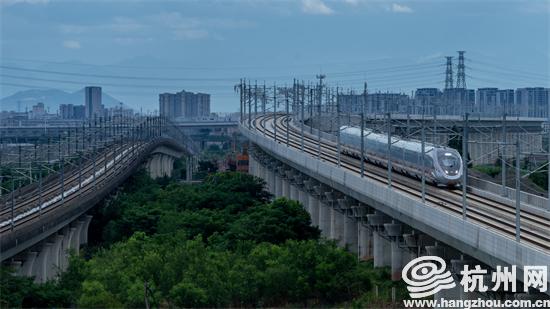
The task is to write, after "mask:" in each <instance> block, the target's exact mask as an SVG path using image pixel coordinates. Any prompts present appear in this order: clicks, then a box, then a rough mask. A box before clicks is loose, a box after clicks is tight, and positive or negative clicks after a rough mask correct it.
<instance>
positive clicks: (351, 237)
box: [344, 211, 359, 254]
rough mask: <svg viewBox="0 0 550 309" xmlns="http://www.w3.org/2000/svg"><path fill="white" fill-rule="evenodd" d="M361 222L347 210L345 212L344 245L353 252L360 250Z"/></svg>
mask: <svg viewBox="0 0 550 309" xmlns="http://www.w3.org/2000/svg"><path fill="white" fill-rule="evenodd" d="M358 234H359V224H358V222H357V220H356V219H355V218H354V217H352V216H351V215H350V214H349V211H346V212H345V214H344V245H345V246H346V248H348V250H349V251H350V252H352V253H355V254H357V253H358V252H359V239H358V237H359V235H358Z"/></svg>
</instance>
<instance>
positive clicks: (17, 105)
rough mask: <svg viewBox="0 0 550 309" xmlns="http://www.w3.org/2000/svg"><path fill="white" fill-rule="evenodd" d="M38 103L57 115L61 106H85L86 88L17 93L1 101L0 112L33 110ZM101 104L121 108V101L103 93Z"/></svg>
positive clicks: (33, 90) (32, 90)
mask: <svg viewBox="0 0 550 309" xmlns="http://www.w3.org/2000/svg"><path fill="white" fill-rule="evenodd" d="M38 102H42V103H44V105H45V108H46V110H48V111H49V113H52V114H54V113H56V112H57V111H58V110H59V105H61V104H73V105H84V88H82V89H80V90H78V91H76V92H72V93H71V92H66V91H63V90H59V89H29V90H23V91H19V92H16V93H14V94H12V95H10V96H7V97H4V98H2V99H0V111H20V112H24V111H25V110H29V111H30V110H32V106H33V105H35V104H36V103H38ZM101 102H102V103H103V105H104V106H105V107H106V108H108V107H115V106H120V101H119V100H117V99H116V98H114V97H112V96H110V95H109V94H108V93H105V92H102V94H101Z"/></svg>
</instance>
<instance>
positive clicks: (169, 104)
mask: <svg viewBox="0 0 550 309" xmlns="http://www.w3.org/2000/svg"><path fill="white" fill-rule="evenodd" d="M159 111H160V115H161V116H165V117H168V118H169V119H175V118H186V119H196V118H200V117H208V116H209V115H210V95H209V94H206V93H193V92H188V91H185V90H182V91H181V92H177V93H161V94H159Z"/></svg>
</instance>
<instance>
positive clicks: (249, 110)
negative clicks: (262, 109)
mask: <svg viewBox="0 0 550 309" xmlns="http://www.w3.org/2000/svg"><path fill="white" fill-rule="evenodd" d="M251 92H252V87H251V86H250V81H248V129H252V93H251Z"/></svg>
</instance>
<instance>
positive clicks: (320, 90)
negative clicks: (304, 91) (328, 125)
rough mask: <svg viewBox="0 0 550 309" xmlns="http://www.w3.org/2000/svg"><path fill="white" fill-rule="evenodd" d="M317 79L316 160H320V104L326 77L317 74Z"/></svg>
mask: <svg viewBox="0 0 550 309" xmlns="http://www.w3.org/2000/svg"><path fill="white" fill-rule="evenodd" d="M316 77H317V78H318V79H319V93H318V95H319V102H318V103H319V109H318V111H319V118H318V120H317V122H318V127H317V158H319V159H321V103H322V100H323V79H324V78H325V77H326V76H325V75H324V74H318V75H317V76H316Z"/></svg>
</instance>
